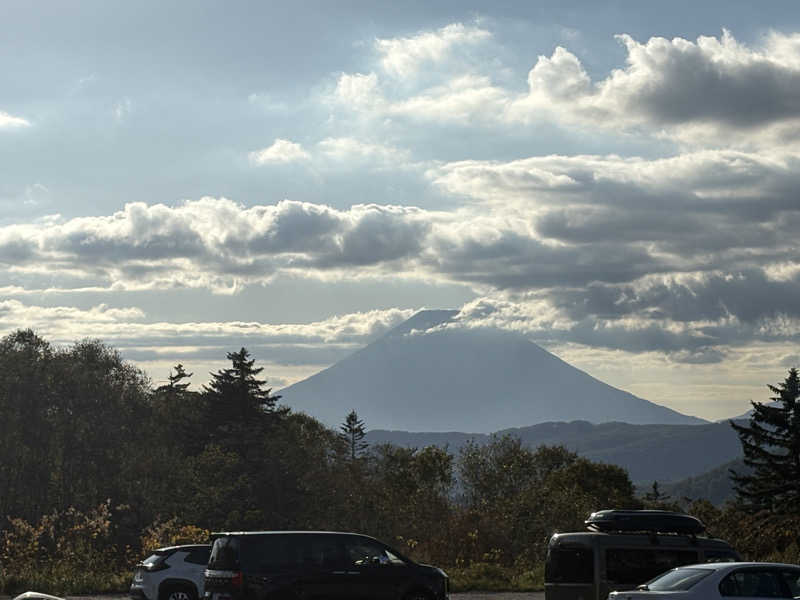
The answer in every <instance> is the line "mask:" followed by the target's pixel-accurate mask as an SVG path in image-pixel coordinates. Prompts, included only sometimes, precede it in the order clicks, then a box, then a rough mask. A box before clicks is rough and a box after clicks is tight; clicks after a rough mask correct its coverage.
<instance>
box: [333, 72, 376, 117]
mask: <svg viewBox="0 0 800 600" xmlns="http://www.w3.org/2000/svg"><path fill="white" fill-rule="evenodd" d="M333 98H334V100H336V101H337V102H339V103H341V104H342V105H344V106H348V107H350V108H352V109H359V110H365V109H368V110H372V109H374V108H376V107H377V106H379V105H381V104H382V103H383V97H382V95H381V92H380V88H379V85H378V76H377V75H376V74H375V73H369V74H364V73H353V74H350V73H342V74H341V75H340V76H339V79H338V81H337V82H336V89H335V91H334V93H333Z"/></svg>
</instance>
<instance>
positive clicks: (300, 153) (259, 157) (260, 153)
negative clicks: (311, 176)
mask: <svg viewBox="0 0 800 600" xmlns="http://www.w3.org/2000/svg"><path fill="white" fill-rule="evenodd" d="M249 157H250V162H251V163H252V164H254V165H266V164H272V163H279V164H281V163H283V164H285V163H290V162H296V161H302V160H308V159H309V158H311V155H310V154H309V153H308V152H306V151H305V150H303V147H302V146H301V145H300V144H297V143H295V142H290V141H289V140H282V139H280V138H278V139H276V140H275V142H274V143H273V144H272V145H271V146H270V147H268V148H263V149H261V150H254V151H253V152H250V154H249Z"/></svg>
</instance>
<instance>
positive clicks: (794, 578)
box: [781, 569, 800, 598]
mask: <svg viewBox="0 0 800 600" xmlns="http://www.w3.org/2000/svg"><path fill="white" fill-rule="evenodd" d="M781 577H782V578H783V582H784V583H785V584H786V587H787V588H788V590H789V596H791V597H792V598H797V597H798V596H800V569H785V570H782V571H781Z"/></svg>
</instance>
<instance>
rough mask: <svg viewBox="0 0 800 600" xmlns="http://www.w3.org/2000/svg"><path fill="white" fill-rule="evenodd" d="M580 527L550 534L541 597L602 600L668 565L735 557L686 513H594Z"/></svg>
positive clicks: (723, 544)
mask: <svg viewBox="0 0 800 600" xmlns="http://www.w3.org/2000/svg"><path fill="white" fill-rule="evenodd" d="M586 525H587V529H589V531H586V532H579V533H557V534H554V535H553V536H552V537H551V538H550V542H549V544H548V548H547V562H546V565H545V599H546V600H605V599H606V598H607V597H608V594H609V592H612V591H614V590H621V591H624V590H632V589H634V588H636V586H637V585H640V584H642V583H644V582H646V581H649V580H650V579H652V578H654V577H655V576H656V575H659V574H660V573H663V572H664V571H668V570H669V569H672V568H674V567H679V566H682V565H690V564H695V563H704V562H723V561H725V562H727V561H737V560H740V556H739V555H738V554H737V552H736V551H735V550H734V549H733V548H732V547H731V546H730V545H729V544H728V543H727V542H724V541H723V540H719V539H713V538H707V537H702V536H700V535H698V534H699V533H702V532H703V531H704V530H705V526H704V525H703V524H702V522H700V521H699V520H698V519H696V518H695V517H691V516H689V515H682V514H680V513H673V512H667V511H599V512H596V513H592V515H590V517H589V519H587V520H586ZM670 530H671V531H670Z"/></svg>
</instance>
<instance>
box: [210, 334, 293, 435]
mask: <svg viewBox="0 0 800 600" xmlns="http://www.w3.org/2000/svg"><path fill="white" fill-rule="evenodd" d="M227 356H228V360H230V361H231V368H229V369H222V370H220V371H218V372H217V373H212V374H211V378H212V379H211V383H209V385H208V386H204V390H205V393H206V396H207V397H208V399H209V402H210V406H209V417H210V418H211V424H212V427H215V428H218V427H225V425H227V424H230V423H240V424H244V423H252V422H254V421H259V420H260V419H261V417H263V415H265V414H268V413H273V412H274V411H275V403H276V401H277V400H278V399H279V398H280V396H272V395H271V392H272V389H271V388H267V389H264V385H265V384H266V381H265V380H263V379H258V378H257V376H258V374H259V373H261V371H263V370H264V369H263V368H261V367H259V368H255V367H254V366H253V365H254V364H255V359H251V358H250V353H249V352H248V351H247V350H246V349H245V348H242V349H241V350H239V352H228V354H227Z"/></svg>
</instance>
